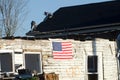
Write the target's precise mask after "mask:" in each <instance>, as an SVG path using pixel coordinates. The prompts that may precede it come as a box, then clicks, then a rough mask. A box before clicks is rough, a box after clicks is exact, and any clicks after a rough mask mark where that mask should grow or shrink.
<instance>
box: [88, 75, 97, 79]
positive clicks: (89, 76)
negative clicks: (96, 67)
mask: <svg viewBox="0 0 120 80" xmlns="http://www.w3.org/2000/svg"><path fill="white" fill-rule="evenodd" d="M88 80H98V74H88Z"/></svg>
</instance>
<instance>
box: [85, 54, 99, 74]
mask: <svg viewBox="0 0 120 80" xmlns="http://www.w3.org/2000/svg"><path fill="white" fill-rule="evenodd" d="M97 58H98V57H97V56H88V66H87V67H88V72H97Z"/></svg>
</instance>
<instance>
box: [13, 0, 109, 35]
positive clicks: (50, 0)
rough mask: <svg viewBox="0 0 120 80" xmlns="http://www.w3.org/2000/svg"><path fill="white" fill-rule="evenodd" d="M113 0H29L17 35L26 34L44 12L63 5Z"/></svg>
mask: <svg viewBox="0 0 120 80" xmlns="http://www.w3.org/2000/svg"><path fill="white" fill-rule="evenodd" d="M105 1H111V0H29V2H28V3H27V12H28V13H27V15H25V17H26V18H25V21H24V23H23V24H22V26H21V27H20V28H19V29H18V30H17V31H16V33H15V36H25V33H27V32H28V31H30V27H31V21H35V22H36V24H39V23H40V22H42V21H43V19H44V18H45V15H44V12H45V11H46V12H50V13H54V12H55V11H56V10H58V9H59V8H61V7H67V6H75V5H84V4H91V3H99V2H105Z"/></svg>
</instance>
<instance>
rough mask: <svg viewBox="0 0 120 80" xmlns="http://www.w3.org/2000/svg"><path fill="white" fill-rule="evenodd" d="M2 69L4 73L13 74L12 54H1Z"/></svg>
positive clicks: (0, 63)
mask: <svg viewBox="0 0 120 80" xmlns="http://www.w3.org/2000/svg"><path fill="white" fill-rule="evenodd" d="M0 68H1V71H2V72H12V71H13V68H12V54H11V53H1V54H0Z"/></svg>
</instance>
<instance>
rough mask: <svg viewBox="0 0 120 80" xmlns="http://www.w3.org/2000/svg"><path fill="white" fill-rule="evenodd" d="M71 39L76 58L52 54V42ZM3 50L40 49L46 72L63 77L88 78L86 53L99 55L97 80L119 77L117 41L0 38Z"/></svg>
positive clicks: (38, 50) (37, 50)
mask: <svg viewBox="0 0 120 80" xmlns="http://www.w3.org/2000/svg"><path fill="white" fill-rule="evenodd" d="M56 40H57V41H71V42H72V51H73V59H70V60H56V59H53V55H52V41H56ZM0 49H1V50H14V51H15V50H22V52H23V53H24V52H40V53H41V54H42V63H43V64H42V66H43V72H45V73H52V72H55V73H56V74H59V79H60V80H87V77H88V74H89V73H88V71H87V56H89V55H97V56H98V72H97V73H96V74H98V80H117V79H118V72H117V60H116V56H115V55H116V43H115V41H109V40H106V39H95V40H89V41H79V40H62V39H51V40H23V39H14V40H6V39H1V40H0Z"/></svg>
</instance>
